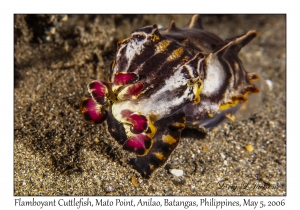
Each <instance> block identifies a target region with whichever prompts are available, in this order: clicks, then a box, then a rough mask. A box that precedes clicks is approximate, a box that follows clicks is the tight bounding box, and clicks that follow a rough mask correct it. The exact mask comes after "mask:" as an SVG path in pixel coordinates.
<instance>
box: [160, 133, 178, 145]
mask: <svg viewBox="0 0 300 210" xmlns="http://www.w3.org/2000/svg"><path fill="white" fill-rule="evenodd" d="M162 140H163V142H165V143H167V144H174V143H176V142H177V140H176V139H175V138H174V137H173V136H171V135H163V136H162Z"/></svg>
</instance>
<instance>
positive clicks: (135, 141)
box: [123, 134, 151, 155]
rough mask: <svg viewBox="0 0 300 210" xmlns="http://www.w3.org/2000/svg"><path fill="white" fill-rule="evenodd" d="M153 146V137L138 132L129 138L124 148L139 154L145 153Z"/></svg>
mask: <svg viewBox="0 0 300 210" xmlns="http://www.w3.org/2000/svg"><path fill="white" fill-rule="evenodd" d="M150 147H151V138H149V137H148V136H146V135H144V134H137V135H134V136H132V137H130V138H129V139H127V140H126V142H125V143H124V145H123V148H124V149H126V150H128V151H131V152H135V153H137V154H138V155H143V154H144V153H145V152H146V150H147V149H149V148H150Z"/></svg>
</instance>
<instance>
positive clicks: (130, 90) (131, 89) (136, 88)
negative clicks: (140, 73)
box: [118, 82, 144, 100]
mask: <svg viewBox="0 0 300 210" xmlns="http://www.w3.org/2000/svg"><path fill="white" fill-rule="evenodd" d="M143 88H144V85H143V83H142V82H137V83H135V84H132V85H129V86H128V87H126V88H124V89H123V90H122V91H121V92H120V93H119V94H118V99H119V100H131V99H136V98H137V97H138V96H139V95H140V94H141V92H142V91H143Z"/></svg>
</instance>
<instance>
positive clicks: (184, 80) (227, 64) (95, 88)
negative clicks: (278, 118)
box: [80, 15, 258, 177]
mask: <svg viewBox="0 0 300 210" xmlns="http://www.w3.org/2000/svg"><path fill="white" fill-rule="evenodd" d="M256 34H257V33H256V31H249V32H247V33H246V34H244V35H241V36H237V37H234V38H231V39H226V40H222V39H221V38H219V37H218V36H217V35H215V34H213V33H210V32H208V31H206V30H204V29H203V27H202V21H201V18H200V15H195V16H193V17H192V19H191V20H190V22H189V24H188V26H187V27H186V28H178V27H176V26H175V23H174V21H172V22H171V24H170V25H169V27H168V28H166V29H158V28H157V26H156V25H151V26H146V27H143V28H141V29H137V30H135V31H133V32H132V34H131V36H130V37H129V38H127V39H124V40H121V41H119V42H118V44H117V54H116V58H115V60H114V61H113V62H112V65H111V73H110V81H109V82H104V81H97V80H94V81H91V82H90V83H89V84H88V91H89V93H90V95H91V97H88V98H84V99H83V100H82V102H81V106H80V111H81V113H82V115H83V117H84V118H85V119H86V120H87V121H89V122H91V123H95V124H98V123H102V122H103V121H104V120H106V119H107V124H108V130H109V132H110V133H111V135H112V137H113V138H115V139H116V140H117V141H118V143H120V144H121V145H123V148H124V149H125V150H128V151H130V152H133V153H135V154H136V158H134V159H131V160H130V161H129V163H130V164H131V165H133V167H134V168H135V169H136V170H138V171H139V172H140V173H141V174H142V175H143V176H144V177H150V175H151V174H152V172H153V171H154V170H155V169H157V168H158V167H160V166H162V165H163V164H164V163H165V162H166V161H167V159H168V157H169V156H170V155H171V153H172V151H173V150H174V149H175V148H176V146H177V144H178V142H179V139H180V135H181V131H182V130H183V129H184V128H185V127H186V126H195V125H197V126H202V127H205V128H208V129H211V128H213V127H214V126H216V125H217V124H219V123H220V122H222V121H223V120H224V119H225V118H226V116H228V115H230V114H233V113H234V112H235V111H236V110H237V109H238V108H237V107H239V106H237V105H238V104H239V103H240V102H246V101H247V98H246V96H247V94H249V93H257V92H258V89H257V87H256V86H255V85H254V84H251V83H250V82H251V81H253V80H256V79H258V76H257V75H256V74H255V73H248V72H246V71H245V69H244V67H243V64H242V62H241V60H240V59H239V57H238V53H239V51H240V49H241V48H242V47H243V46H244V45H246V44H247V43H248V42H250V41H251V40H252V39H253V38H254V37H255V36H256Z"/></svg>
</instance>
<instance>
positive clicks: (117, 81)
mask: <svg viewBox="0 0 300 210" xmlns="http://www.w3.org/2000/svg"><path fill="white" fill-rule="evenodd" d="M137 78H138V76H137V75H136V73H131V72H129V73H121V72H120V73H116V74H115V75H114V80H113V83H114V85H126V84H130V83H132V82H134V81H135V80H137Z"/></svg>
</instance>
